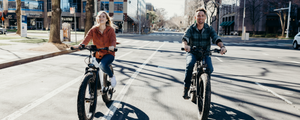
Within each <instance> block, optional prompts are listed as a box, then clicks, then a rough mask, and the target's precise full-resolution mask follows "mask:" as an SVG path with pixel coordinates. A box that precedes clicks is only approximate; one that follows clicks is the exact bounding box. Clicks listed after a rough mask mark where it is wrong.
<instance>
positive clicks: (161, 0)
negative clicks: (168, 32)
mask: <svg viewBox="0 0 300 120" xmlns="http://www.w3.org/2000/svg"><path fill="white" fill-rule="evenodd" d="M184 1H185V0H145V2H146V3H151V4H152V5H153V6H154V8H155V9H156V8H165V10H166V12H167V18H170V17H172V16H174V14H177V15H178V16H182V15H183V13H184Z"/></svg>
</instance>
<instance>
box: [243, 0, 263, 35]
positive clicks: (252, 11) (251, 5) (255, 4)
mask: <svg viewBox="0 0 300 120" xmlns="http://www.w3.org/2000/svg"><path fill="white" fill-rule="evenodd" d="M262 7H263V1H262V0H247V1H246V10H247V15H246V16H247V18H248V19H250V21H251V24H252V32H253V36H254V35H255V32H256V23H257V22H259V20H261V19H262V18H263V13H262Z"/></svg>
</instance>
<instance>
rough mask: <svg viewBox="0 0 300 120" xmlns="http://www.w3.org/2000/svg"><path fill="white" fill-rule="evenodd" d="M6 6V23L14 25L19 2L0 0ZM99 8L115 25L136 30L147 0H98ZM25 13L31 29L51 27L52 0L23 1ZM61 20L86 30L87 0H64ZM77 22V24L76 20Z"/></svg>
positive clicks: (9, 26) (6, 24) (129, 30)
mask: <svg viewBox="0 0 300 120" xmlns="http://www.w3.org/2000/svg"><path fill="white" fill-rule="evenodd" d="M0 2H1V3H3V6H0V9H2V10H1V11H3V12H4V13H5V14H4V17H5V21H4V26H5V27H7V28H15V26H17V19H16V14H15V10H16V1H15V0H0ZM95 5H96V8H97V9H96V11H100V10H103V11H106V12H107V13H109V15H110V17H112V20H113V22H114V24H115V25H117V26H118V27H119V28H120V29H122V30H123V31H124V32H133V31H134V30H135V29H136V28H138V27H137V25H136V24H137V23H138V21H139V19H140V18H139V17H138V16H139V15H144V16H145V15H146V4H145V0H97V3H96V4H95ZM21 6H22V15H26V16H27V21H28V22H27V25H28V29H38V30H48V29H50V23H51V22H50V20H51V10H52V8H51V0H21ZM60 6H61V9H62V13H61V16H62V17H61V20H62V23H65V22H66V23H70V25H71V27H72V29H74V28H75V24H76V26H77V29H78V30H84V26H85V20H86V13H85V12H86V11H85V6H86V0H61V5H60ZM71 7H75V14H76V17H74V14H70V8H71ZM75 21H76V23H75Z"/></svg>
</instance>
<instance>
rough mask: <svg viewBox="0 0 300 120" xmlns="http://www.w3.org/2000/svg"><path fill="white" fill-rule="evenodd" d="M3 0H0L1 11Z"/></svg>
mask: <svg viewBox="0 0 300 120" xmlns="http://www.w3.org/2000/svg"><path fill="white" fill-rule="evenodd" d="M2 5H3V0H0V11H3V6H2Z"/></svg>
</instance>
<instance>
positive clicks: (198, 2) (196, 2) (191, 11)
mask: <svg viewBox="0 0 300 120" xmlns="http://www.w3.org/2000/svg"><path fill="white" fill-rule="evenodd" d="M202 5H203V2H202V0H189V1H188V2H187V5H186V6H185V7H188V8H187V9H186V10H187V11H186V13H185V15H186V18H187V19H188V20H187V21H188V25H191V24H193V23H194V20H195V11H196V10H197V9H198V8H200V7H201V6H202Z"/></svg>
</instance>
